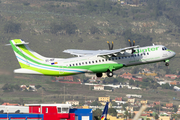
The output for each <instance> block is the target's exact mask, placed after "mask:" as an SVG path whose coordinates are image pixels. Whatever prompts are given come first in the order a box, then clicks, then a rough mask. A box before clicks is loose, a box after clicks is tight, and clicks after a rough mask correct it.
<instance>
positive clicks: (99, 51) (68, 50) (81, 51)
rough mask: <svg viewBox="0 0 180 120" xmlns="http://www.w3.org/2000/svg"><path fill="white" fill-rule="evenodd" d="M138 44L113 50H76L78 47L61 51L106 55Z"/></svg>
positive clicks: (75, 53)
mask: <svg viewBox="0 0 180 120" xmlns="http://www.w3.org/2000/svg"><path fill="white" fill-rule="evenodd" d="M138 47H139V45H137V46H131V47H126V48H122V49H115V50H78V49H67V50H64V51H63V52H65V53H70V54H72V55H77V56H79V57H82V56H92V55H97V56H106V55H112V54H116V53H119V52H123V51H126V50H131V49H133V48H138Z"/></svg>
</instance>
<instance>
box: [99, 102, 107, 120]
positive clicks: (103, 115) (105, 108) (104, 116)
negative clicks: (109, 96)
mask: <svg viewBox="0 0 180 120" xmlns="http://www.w3.org/2000/svg"><path fill="white" fill-rule="evenodd" d="M108 105H109V102H106V105H105V107H104V110H103V113H102V116H101V120H107V113H108Z"/></svg>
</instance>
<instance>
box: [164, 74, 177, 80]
mask: <svg viewBox="0 0 180 120" xmlns="http://www.w3.org/2000/svg"><path fill="white" fill-rule="evenodd" d="M165 77H168V78H171V79H176V78H178V77H179V76H178V75H174V74H166V75H165Z"/></svg>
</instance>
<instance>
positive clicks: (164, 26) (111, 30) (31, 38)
mask: <svg viewBox="0 0 180 120" xmlns="http://www.w3.org/2000/svg"><path fill="white" fill-rule="evenodd" d="M129 3H131V4H134V5H135V4H136V3H135V2H133V1H132V0H131V1H129ZM179 6H180V1H179V0H141V1H139V5H137V6H136V7H132V6H130V5H129V4H128V5H121V4H120V3H119V2H112V1H111V0H38V1H33V2H31V1H28V2H27V0H16V1H14V0H8V3H6V2H0V10H1V15H0V27H1V29H0V43H1V44H0V51H1V54H0V58H1V63H0V82H1V84H0V86H1V88H2V87H3V86H4V90H6V91H9V92H6V94H3V93H4V92H3V89H2V90H1V91H0V93H2V98H1V99H2V101H3V100H9V101H10V102H12V101H13V102H19V101H21V103H23V102H26V103H27V102H30V101H34V102H37V101H43V102H49V101H51V102H52V101H53V102H57V101H63V98H64V96H63V93H64V91H63V86H64V85H67V88H68V90H67V91H68V92H67V94H68V95H67V96H65V98H66V99H69V100H70V99H73V98H74V99H77V100H80V101H84V96H85V95H86V96H88V97H89V98H92V99H96V98H97V96H98V95H104V96H105V95H106V94H107V93H106V92H101V93H98V92H96V91H89V87H88V86H83V85H68V84H60V83H52V82H51V81H50V80H51V78H50V77H47V76H46V77H37V76H25V77H27V78H29V79H18V78H14V74H12V72H13V70H14V69H17V68H19V64H18V62H17V59H16V58H15V55H14V53H13V51H12V49H11V48H10V47H5V46H4V45H5V44H8V43H9V40H11V39H16V38H21V39H24V40H25V41H27V42H30V44H29V47H30V48H31V49H32V50H34V51H37V52H38V53H40V54H42V55H44V56H47V57H60V58H64V57H72V56H71V55H68V54H64V53H62V51H63V50H64V49H91V50H92V49H94V50H95V49H96V50H97V49H108V48H107V44H106V41H114V43H115V45H114V48H115V49H116V48H123V47H127V46H129V43H128V42H127V40H128V39H131V41H132V40H135V41H136V45H137V44H138V45H140V46H144V45H152V43H155V44H162V45H166V46H167V47H168V48H169V49H171V50H173V51H175V52H176V53H178V52H179V50H180V48H179V45H178V43H179V39H180V35H179V33H180V30H179V27H180V21H179V18H180V14H179V13H178V12H177V11H179V10H180V8H179ZM179 60H180V58H179V54H176V57H175V58H173V59H171V60H170V66H169V67H168V68H167V67H165V66H164V63H158V64H150V65H141V66H138V67H134V68H133V73H138V70H139V69H140V68H144V67H147V68H150V69H151V70H155V71H158V72H159V73H158V75H160V76H164V75H165V74H167V73H168V74H172V73H174V74H175V73H178V71H180V70H179V68H180V64H178V63H179ZM127 69H132V68H125V70H127ZM20 76H23V75H20ZM23 77H24V76H23ZM78 77H79V78H81V79H83V81H84V82H86V81H88V79H87V78H84V75H78ZM177 80H179V79H177ZM126 81H127V80H125V79H122V78H107V79H105V80H104V81H103V83H105V84H109V83H116V84H119V83H125V82H126ZM7 83H8V84H7ZM16 84H18V85H20V84H26V85H28V84H35V85H40V86H41V87H40V86H39V90H38V92H37V93H36V94H35V93H33V92H25V93H24V92H22V91H19V90H16V89H15V88H14V86H15V85H16ZM130 84H134V85H135V86H140V87H143V88H148V89H146V92H144V91H143V92H142V91H138V94H142V95H143V97H144V98H147V99H148V98H149V99H151V100H156V99H157V100H159V99H161V100H162V101H164V102H166V101H170V100H171V99H172V98H173V97H174V96H175V97H176V96H177V93H174V92H173V91H172V90H171V89H172V86H168V85H163V86H162V89H163V90H161V89H160V90H158V89H156V88H157V87H158V88H159V85H158V84H156V82H153V80H152V79H147V80H144V81H143V82H142V83H140V82H133V81H130ZM152 89H154V90H152ZM70 91H71V92H72V93H70ZM79 92H80V93H79ZM42 93H43V94H44V99H43V100H42V96H43V95H42ZM77 93H79V94H78V95H77ZM94 93H96V94H94ZM125 93H134V94H136V93H137V91H136V90H127V89H115V90H114V92H111V95H110V96H111V97H115V96H119V95H122V96H125ZM145 93H146V94H145ZM15 95H16V96H15ZM29 96H32V97H31V98H30V97H29ZM164 96H166V98H165V97H164ZM22 97H23V100H22V99H20V98H22ZM0 102H1V101H0Z"/></svg>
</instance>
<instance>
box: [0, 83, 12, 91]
mask: <svg viewBox="0 0 180 120" xmlns="http://www.w3.org/2000/svg"><path fill="white" fill-rule="evenodd" d="M2 89H3V90H4V91H5V92H12V91H13V87H12V86H11V85H9V84H8V83H6V84H5V85H4V86H3V87H2Z"/></svg>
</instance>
